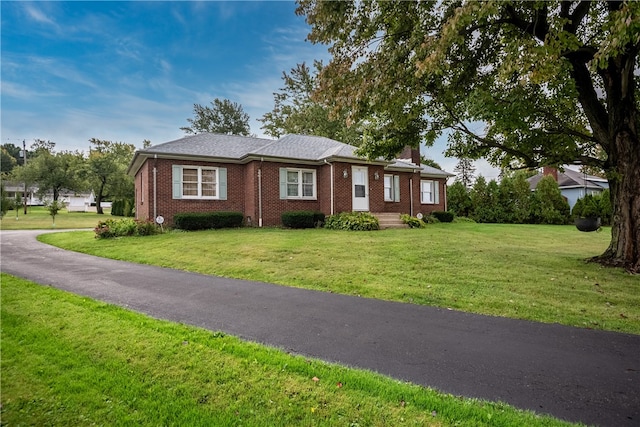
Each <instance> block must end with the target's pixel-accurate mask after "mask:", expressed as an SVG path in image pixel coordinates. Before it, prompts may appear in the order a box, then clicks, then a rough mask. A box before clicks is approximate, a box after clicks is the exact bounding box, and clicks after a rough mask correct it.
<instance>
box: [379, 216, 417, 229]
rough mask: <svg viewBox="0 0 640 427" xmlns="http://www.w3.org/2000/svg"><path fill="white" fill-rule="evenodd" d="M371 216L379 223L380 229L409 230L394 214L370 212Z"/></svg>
mask: <svg viewBox="0 0 640 427" xmlns="http://www.w3.org/2000/svg"><path fill="white" fill-rule="evenodd" d="M371 215H373V216H375V217H376V218H378V222H379V223H380V229H385V228H409V226H408V225H407V224H405V223H403V222H402V220H401V219H400V214H399V213H395V212H371Z"/></svg>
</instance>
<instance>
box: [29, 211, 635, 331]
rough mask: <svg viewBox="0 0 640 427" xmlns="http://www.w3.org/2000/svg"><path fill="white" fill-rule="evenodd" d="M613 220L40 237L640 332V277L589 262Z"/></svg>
mask: <svg viewBox="0 0 640 427" xmlns="http://www.w3.org/2000/svg"><path fill="white" fill-rule="evenodd" d="M609 233H610V229H605V231H603V232H601V233H581V232H579V231H577V230H576V229H575V227H573V226H543V225H498V224H473V223H459V224H433V225H429V226H428V227H427V228H425V229H401V230H382V231H377V232H346V231H330V230H324V229H313V230H285V229H277V228H266V229H236V230H218V231H202V232H189V233H185V232H170V233H166V234H163V235H158V236H150V237H137V238H135V237H132V238H119V239H95V238H94V234H93V233H92V232H71V233H55V234H48V235H42V236H41V237H40V239H41V240H42V241H44V242H47V243H51V244H54V245H57V246H60V247H64V248H67V249H71V250H75V251H80V252H86V253H91V254H95V255H99V256H104V257H109V258H114V259H123V260H127V261H133V262H140V263H145V264H153V265H160V266H165V267H171V268H177V269H183V270H188V271H195V272H200V273H204V274H213V275H221V276H226V277H234V278H242V279H250V280H259V281H265V282H271V283H277V284H281V285H286V286H296V287H304V288H309V289H317V290H322V291H327V292H335V293H342V294H349V295H359V296H362V297H367V298H379V299H385V300H393V301H404V302H409V303H414V304H425V305H433V306H439V307H448V308H453V309H458V310H463V311H467V312H474V313H482V314H489V315H496V316H503V317H510V318H519V319H528V320H533V321H540V322H546V323H561V324H565V325H571V326H577V327H585V328H594V329H605V330H613V331H622V332H630V333H634V334H640V292H638V289H639V287H640V277H639V276H633V275H630V274H627V273H626V272H624V271H623V270H619V269H609V268H602V267H600V266H599V265H597V264H593V263H586V262H585V261H584V260H585V259H586V258H589V257H591V256H594V255H598V254H600V253H602V252H603V251H604V250H605V249H606V247H607V245H608V242H609V239H610V234H609Z"/></svg>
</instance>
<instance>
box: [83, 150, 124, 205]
mask: <svg viewBox="0 0 640 427" xmlns="http://www.w3.org/2000/svg"><path fill="white" fill-rule="evenodd" d="M89 142H90V143H91V148H90V150H89V158H88V159H87V168H86V176H87V179H88V181H89V184H90V186H91V188H92V189H93V192H94V194H95V197H96V210H97V213H99V214H102V213H103V210H102V200H103V199H104V198H105V197H108V196H110V197H112V198H127V197H133V195H134V184H133V180H132V178H131V177H130V176H128V175H127V166H128V165H129V162H130V161H131V159H132V158H133V153H134V151H135V149H136V148H135V146H134V145H133V144H126V143H124V142H111V141H104V140H100V139H97V138H91V139H90V140H89Z"/></svg>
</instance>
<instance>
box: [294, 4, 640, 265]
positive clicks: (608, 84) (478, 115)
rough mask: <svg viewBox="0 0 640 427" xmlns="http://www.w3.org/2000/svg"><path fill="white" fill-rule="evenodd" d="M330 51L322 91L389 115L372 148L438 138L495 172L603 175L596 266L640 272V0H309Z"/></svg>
mask: <svg viewBox="0 0 640 427" xmlns="http://www.w3.org/2000/svg"><path fill="white" fill-rule="evenodd" d="M297 12H298V13H299V14H303V15H306V19H307V22H308V23H309V24H310V25H311V27H312V29H311V33H310V34H309V37H308V38H309V39H310V40H311V41H312V42H321V43H327V44H330V45H331V47H330V52H331V54H332V56H333V58H332V60H331V61H330V63H329V64H328V65H327V66H326V67H325V68H324V69H323V72H322V73H321V75H320V77H319V80H320V81H319V85H318V86H319V90H318V91H317V93H316V96H318V97H320V98H323V99H333V100H334V101H335V102H336V106H337V107H338V108H346V109H347V110H348V111H350V113H351V120H352V121H354V122H357V121H360V120H367V119H368V118H372V120H375V121H377V122H378V123H380V126H379V128H380V129H381V134H380V135H381V136H383V137H385V136H386V138H384V141H383V142H380V141H379V140H376V141H373V143H372V144H368V143H367V142H366V141H365V145H364V146H363V147H362V150H364V151H365V152H368V153H369V155H371V156H373V155H380V154H382V155H386V156H388V157H390V156H392V155H394V154H395V153H396V152H398V151H399V150H400V149H401V148H402V147H403V146H404V145H405V144H406V143H407V142H409V143H411V144H414V145H417V144H419V143H420V142H425V143H427V144H429V143H432V142H433V141H434V140H435V139H436V138H437V137H439V136H440V135H441V134H442V132H443V131H447V133H448V138H449V152H450V154H452V155H456V156H458V157H470V158H480V157H485V158H487V159H488V160H489V161H490V162H492V163H493V164H494V165H496V166H499V167H506V166H509V167H512V168H524V167H528V168H532V167H537V166H539V165H562V164H569V163H579V164H582V165H587V166H592V167H597V168H600V169H602V170H604V171H605V173H606V176H607V179H608V181H609V186H610V188H611V201H612V204H613V206H614V214H613V227H612V233H611V243H610V245H609V247H608V249H607V250H606V251H605V252H604V253H603V254H602V255H600V256H599V257H597V260H598V261H600V262H602V263H604V264H608V265H619V266H624V267H626V268H627V269H629V270H630V271H635V272H639V271H640V143H639V140H638V99H637V91H638V85H637V77H636V75H635V74H634V73H637V72H638V68H639V67H638V51H639V49H640V18H639V17H640V2H613V1H611V2H590V1H575V2H558V1H555V2H552V1H544V2H516V1H487V2H437V1H431V2H387V1H375V2H359V1H348V2H321V1H317V0H299V7H298V10H297Z"/></svg>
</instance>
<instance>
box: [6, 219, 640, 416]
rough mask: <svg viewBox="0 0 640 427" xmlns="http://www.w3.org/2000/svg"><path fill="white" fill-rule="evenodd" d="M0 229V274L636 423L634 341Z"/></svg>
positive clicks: (637, 345) (485, 395) (553, 408)
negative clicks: (124, 257)
mask: <svg viewBox="0 0 640 427" xmlns="http://www.w3.org/2000/svg"><path fill="white" fill-rule="evenodd" d="M39 233H42V231H2V232H1V233H0V240H1V250H2V260H1V263H2V271H3V272H6V273H10V274H13V275H15V276H19V277H24V278H26V279H29V280H32V281H35V282H38V283H41V284H43V285H52V286H55V287H57V288H60V289H64V290H67V291H70V292H74V293H76V294H80V295H85V296H88V297H91V298H95V299H98V300H101V301H106V302H110V303H113V304H117V305H120V306H122V307H125V308H128V309H132V310H135V311H138V312H142V313H146V314H148V315H151V316H153V317H157V318H163V319H168V320H172V321H177V322H183V323H186V324H191V325H195V326H200V327H203V328H207V329H210V330H221V331H224V332H227V333H229V334H233V335H237V336H240V337H242V338H244V339H247V340H251V341H256V342H260V343H264V344H268V345H271V346H275V347H279V348H282V349H284V350H287V351H290V352H294V353H298V354H304V355H308V356H310V357H315V358H320V359H324V360H327V361H331V362H338V363H342V364H345V365H350V366H354V367H359V368H365V369H369V370H373V371H377V372H380V373H382V374H385V375H389V376H392V377H395V378H398V379H401V380H407V381H411V382H414V383H417V384H422V385H425V386H430V387H434V388H436V389H439V390H441V391H444V392H447V393H452V394H455V395H463V396H468V397H477V398H481V399H488V400H492V401H504V402H507V403H509V404H512V405H514V406H517V407H520V408H524V409H531V410H533V411H536V412H539V413H548V414H552V415H554V416H556V417H558V418H562V419H566V420H569V421H582V422H584V423H587V424H598V425H603V426H638V425H640V336H637V335H628V334H619V333H614V332H602V331H593V330H586V329H577V328H571V327H565V326H560V325H546V324H538V323H534V322H527V321H519V320H510V319H504V318H497V317H489V316H480V315H474V314H467V313H462V312H457V311H450V310H446V309H439V308H433V307H424V306H418V305H411V304H403V303H395V302H385V301H378V300H373V299H364V298H358V297H353V296H345V295H336V294H330V293H322V292H316V291H308V290H303V289H295V288H288V287H283V286H276V285H271V284H266V283H256V282H249V281H245V280H233V279H225V278H220V277H212V276H204V275H200V274H193V273H185V272H182V271H177V270H171V269H166V268H159V267H152V266H143V265H137V264H131V263H127V262H122V261H113V260H107V259H103V258H98V257H94V256H90V255H84V254H78V253H74V252H68V251H64V250H61V249H57V248H53V247H51V246H48V245H45V244H42V243H39V242H37V241H36V238H35V236H36V235H37V234H39Z"/></svg>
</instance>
